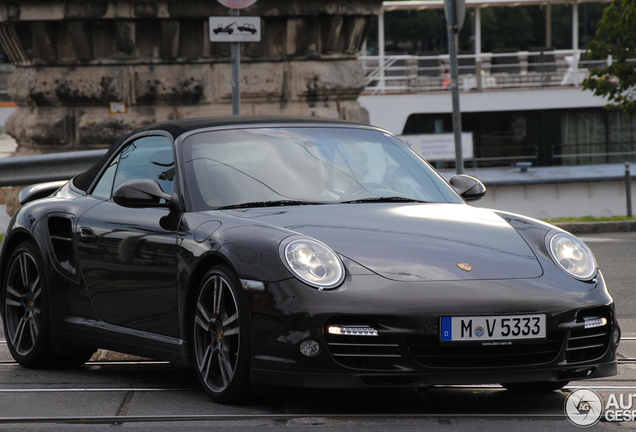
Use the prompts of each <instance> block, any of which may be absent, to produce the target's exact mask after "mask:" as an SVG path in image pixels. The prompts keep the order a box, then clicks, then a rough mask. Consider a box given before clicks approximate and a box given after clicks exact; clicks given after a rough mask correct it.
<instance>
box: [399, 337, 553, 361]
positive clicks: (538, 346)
mask: <svg viewBox="0 0 636 432" xmlns="http://www.w3.org/2000/svg"><path fill="white" fill-rule="evenodd" d="M407 345H408V347H409V350H410V351H411V354H412V355H413V357H414V358H415V360H416V361H417V362H418V363H419V364H421V365H422V366H426V367H435V368H481V367H507V366H523V365H537V364H543V363H549V362H551V361H553V360H555V359H556V358H557V356H558V355H559V351H561V346H562V345H563V336H562V335H558V334H552V335H548V337H547V339H545V340H541V341H537V342H531V343H526V342H521V343H517V342H515V343H513V344H512V345H487V346H484V345H466V344H452V343H448V344H442V343H440V341H439V338H438V337H436V336H414V337H410V338H408V339H407Z"/></svg>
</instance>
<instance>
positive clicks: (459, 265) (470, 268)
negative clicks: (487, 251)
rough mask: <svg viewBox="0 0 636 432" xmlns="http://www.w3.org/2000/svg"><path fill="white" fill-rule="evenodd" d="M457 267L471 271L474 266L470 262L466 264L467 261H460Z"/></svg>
mask: <svg viewBox="0 0 636 432" xmlns="http://www.w3.org/2000/svg"><path fill="white" fill-rule="evenodd" d="M457 267H459V268H460V269H462V270H464V271H467V272H469V271H471V270H472V269H473V268H472V267H471V266H470V264H466V263H459V264H457Z"/></svg>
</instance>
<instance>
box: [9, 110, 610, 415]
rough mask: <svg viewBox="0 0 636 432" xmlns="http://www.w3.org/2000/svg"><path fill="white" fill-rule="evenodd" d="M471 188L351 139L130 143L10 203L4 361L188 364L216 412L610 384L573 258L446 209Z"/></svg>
mask: <svg viewBox="0 0 636 432" xmlns="http://www.w3.org/2000/svg"><path fill="white" fill-rule="evenodd" d="M485 192H486V189H485V187H484V185H483V184H482V183H481V182H479V181H478V180H477V179H475V178H473V177H470V176H467V175H457V176H454V177H452V178H451V179H450V181H449V182H447V181H446V180H444V178H443V177H441V176H440V175H439V173H438V172H437V171H436V170H435V169H433V168H432V167H431V166H430V165H429V164H428V163H427V162H426V161H424V160H423V159H422V158H420V157H419V156H418V155H417V154H416V153H415V152H413V151H412V150H411V149H410V148H409V147H408V146H407V145H406V144H404V143H403V142H402V141H400V140H399V139H398V138H396V137H395V136H394V135H392V134H390V133H388V132H386V131H384V130H381V129H378V128H374V127H370V126H365V125H357V124H351V123H347V122H342V121H335V120H321V119H313V118H289V117H241V116H237V117H219V118H199V119H187V120H175V121H167V122H163V123H157V124H154V125H150V126H147V127H144V128H141V129H139V130H137V131H135V132H133V133H131V134H129V135H127V136H125V137H123V138H122V139H120V140H118V141H117V142H115V143H114V144H113V146H112V147H111V148H110V150H109V151H108V152H107V153H106V154H105V155H104V157H103V158H102V159H101V161H99V162H98V163H97V164H95V165H94V166H93V167H92V168H90V169H89V170H87V171H86V172H84V173H82V174H80V175H78V176H77V177H75V178H73V179H72V180H70V181H68V182H61V183H49V184H41V185H35V186H31V187H28V188H26V189H25V190H23V191H22V193H21V195H20V200H21V203H22V204H23V206H22V207H21V209H20V210H19V211H18V212H17V213H16V214H15V215H14V216H13V218H12V220H11V222H10V225H9V228H8V230H7V232H6V235H5V237H4V239H3V243H2V249H1V256H0V257H1V262H0V271H1V281H2V290H1V305H2V310H1V312H2V318H3V323H4V327H5V334H6V337H7V342H8V346H9V349H10V351H11V354H12V355H13V357H14V358H15V360H16V361H17V362H19V363H20V364H22V365H23V366H26V367H51V366H55V365H72V364H81V363H83V362H84V361H86V360H87V359H88V358H89V357H90V355H91V354H92V353H93V352H94V351H95V350H96V349H99V348H101V349H108V350H112V351H117V352H123V353H130V354H134V355H140V356H144V357H150V358H155V359H162V360H167V361H170V362H174V363H175V364H179V365H188V366H192V367H194V368H195V369H196V371H197V373H198V376H199V378H200V381H201V384H202V386H203V388H204V389H205V391H206V392H207V393H208V394H209V395H210V396H211V397H212V398H213V399H214V400H216V401H218V402H223V403H234V402H238V401H240V400H241V399H242V398H244V397H245V396H246V395H248V394H249V393H250V391H251V389H252V387H253V386H258V387H267V386H291V387H307V388H369V387H376V388H377V387H426V386H432V385H442V384H479V383H500V384H502V385H503V386H504V387H506V388H508V389H509V390H511V391H515V390H522V391H523V390H537V391H550V390H555V389H559V388H562V387H563V386H564V385H565V384H567V383H568V382H569V381H570V380H580V379H584V378H598V377H605V376H610V375H615V374H616V372H617V369H616V347H617V345H618V343H619V340H620V329H619V326H618V324H617V321H616V317H615V314H614V303H613V300H612V297H611V296H610V294H609V293H608V290H607V287H606V285H605V282H604V280H603V276H602V274H601V272H600V270H599V269H598V267H597V264H596V261H595V259H594V257H593V255H592V253H591V252H590V250H589V249H588V247H587V246H586V245H585V244H584V243H583V242H581V241H580V240H579V239H578V238H576V237H575V236H573V235H571V234H569V233H567V232H565V231H563V230H560V229H558V228H556V227H554V226H551V225H548V224H546V223H543V222H541V221H538V220H534V219H531V218H527V217H523V216H520V215H517V214H512V213H508V212H504V211H495V210H488V209H483V208H479V207H475V206H471V205H468V204H467V203H466V202H467V201H474V200H477V199H479V198H481V197H483V196H484V194H485Z"/></svg>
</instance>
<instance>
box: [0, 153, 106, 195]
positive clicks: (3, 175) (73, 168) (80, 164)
mask: <svg viewBox="0 0 636 432" xmlns="http://www.w3.org/2000/svg"><path fill="white" fill-rule="evenodd" d="M105 153H106V150H87V151H78V152H67V153H51V154H44V155H34V156H16V157H9V158H2V159H0V187H6V186H24V185H30V184H35V183H44V182H48V181H55V180H69V179H71V178H73V177H74V176H76V175H77V174H79V173H81V172H84V171H86V170H87V169H88V168H90V167H91V166H92V165H93V164H94V163H95V162H97V161H98V160H99V158H101V157H102V156H103V155H104V154H105Z"/></svg>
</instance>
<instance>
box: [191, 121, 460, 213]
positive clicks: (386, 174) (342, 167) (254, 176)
mask: <svg viewBox="0 0 636 432" xmlns="http://www.w3.org/2000/svg"><path fill="white" fill-rule="evenodd" d="M183 155H184V161H185V168H186V175H187V181H188V191H189V193H190V199H191V202H192V204H193V206H194V209H195V210H196V211H199V210H208V209H214V208H224V207H250V206H265V205H292V204H310V203H311V204H313V203H320V204H329V203H345V202H347V203H363V202H378V201H414V202H443V203H461V202H463V201H462V199H461V198H460V197H459V196H458V195H457V194H456V193H455V192H454V191H453V189H452V188H451V187H449V186H448V184H447V183H446V182H445V181H444V180H443V179H442V178H441V177H440V176H439V174H437V172H436V171H435V170H434V169H432V168H431V167H430V166H429V165H428V164H427V163H426V162H424V161H423V160H422V159H420V158H419V157H418V156H417V155H416V154H415V153H414V152H413V151H411V150H410V149H409V148H408V146H407V145H406V144H404V143H403V142H402V141H400V140H399V139H397V138H395V137H394V136H392V135H390V134H387V133H384V132H381V131H377V130H370V129H362V128H346V127H288V128H262V129H234V130H223V131H209V132H202V133H198V134H193V135H191V136H189V137H188V138H186V140H185V141H184V143H183Z"/></svg>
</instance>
